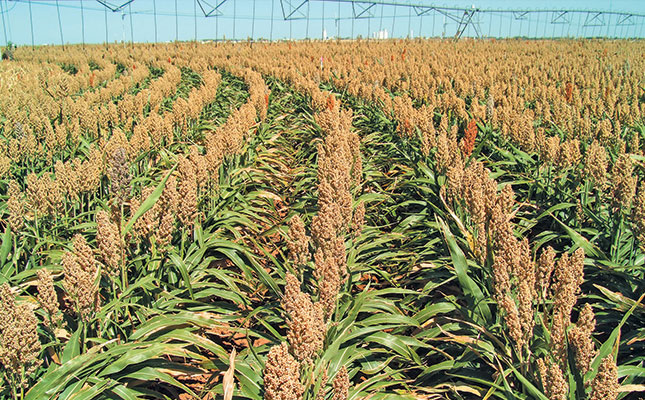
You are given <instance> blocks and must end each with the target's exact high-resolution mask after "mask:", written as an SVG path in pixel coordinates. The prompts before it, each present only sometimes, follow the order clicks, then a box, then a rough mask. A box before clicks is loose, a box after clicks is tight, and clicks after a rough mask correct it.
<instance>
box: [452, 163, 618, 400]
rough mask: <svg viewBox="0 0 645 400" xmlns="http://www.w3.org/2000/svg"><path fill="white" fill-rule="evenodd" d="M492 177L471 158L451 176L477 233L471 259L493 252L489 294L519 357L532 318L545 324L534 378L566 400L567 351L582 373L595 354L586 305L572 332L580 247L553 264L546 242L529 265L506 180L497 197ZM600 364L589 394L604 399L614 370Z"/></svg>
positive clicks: (612, 386)
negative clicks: (547, 353) (544, 347)
mask: <svg viewBox="0 0 645 400" xmlns="http://www.w3.org/2000/svg"><path fill="white" fill-rule="evenodd" d="M454 168H455V167H453V169H454ZM489 174H490V171H488V170H487V169H486V168H484V167H483V164H482V163H480V162H477V161H473V162H471V164H470V165H469V166H468V167H467V168H465V169H464V170H463V171H462V172H461V173H455V172H453V173H452V174H449V180H448V185H449V186H450V187H452V189H451V190H450V192H451V193H452V200H453V201H454V202H455V203H460V204H463V206H464V207H465V208H466V210H468V214H469V217H470V219H471V224H472V226H473V227H474V232H473V233H474V234H476V235H477V237H476V239H475V240H472V241H471V244H472V247H473V248H472V250H473V253H474V254H475V256H477V257H478V258H479V260H480V262H481V263H484V262H485V260H486V259H487V258H490V257H491V256H490V255H488V254H487V253H486V251H487V249H490V250H492V252H493V254H492V260H493V262H492V266H491V268H492V272H493V293H494V297H495V300H496V301H497V304H498V305H499V307H500V310H502V311H503V313H504V318H505V322H506V327H507V330H508V335H509V337H510V338H511V339H512V341H513V343H514V345H515V348H516V350H517V352H518V354H519V355H520V357H523V356H524V355H526V356H528V357H530V356H531V351H530V345H531V342H532V339H533V328H534V326H535V323H536V321H535V316H536V315H537V316H538V318H541V319H542V321H543V322H544V324H545V326H546V327H547V329H548V331H549V337H550V340H549V347H550V350H551V354H552V357H542V358H540V359H537V360H534V361H535V362H536V366H537V370H538V377H539V378H540V380H541V381H542V384H543V387H544V388H545V390H546V393H547V395H548V396H549V398H550V399H551V400H556V399H557V400H560V399H566V398H568V393H569V384H568V382H567V380H566V378H565V376H564V372H563V371H566V370H567V365H568V360H567V354H568V348H571V349H572V351H573V354H574V359H575V367H576V368H578V369H579V370H580V371H581V374H582V375H584V374H585V373H586V372H587V371H588V370H589V368H590V365H591V361H592V360H593V358H594V357H595V356H596V354H597V352H596V350H595V346H594V343H593V340H592V335H593V331H594V329H595V318H594V314H593V310H592V309H591V306H589V305H588V304H587V305H585V306H584V307H583V308H582V311H581V312H580V315H579V317H578V321H577V322H576V323H575V325H574V326H573V328H571V329H570V330H569V327H570V326H571V324H572V321H571V315H572V311H573V308H574V306H575V304H576V302H577V300H578V294H579V292H580V285H581V284H582V282H583V276H584V275H583V263H584V251H583V250H582V249H578V250H576V251H575V252H574V253H573V254H572V255H571V256H570V255H569V254H566V253H565V254H562V256H561V257H560V259H559V260H558V261H557V263H556V261H555V252H554V251H553V249H552V248H550V247H549V248H547V249H546V250H545V251H543V252H542V254H541V255H540V257H539V258H538V260H537V261H536V262H533V260H532V255H531V249H530V247H529V243H528V240H527V239H524V240H519V239H517V238H516V237H515V233H514V232H513V226H512V223H511V218H512V216H513V215H514V212H513V203H514V200H513V192H512V190H511V188H510V185H506V186H504V187H503V188H502V190H501V192H500V193H499V194H497V182H495V181H494V180H493V179H491V178H490V177H489ZM540 310H541V312H540ZM567 331H568V333H567ZM567 335H568V339H567ZM567 343H568V346H567ZM524 361H529V362H531V361H532V360H531V359H530V358H529V359H528V360H524ZM612 363H613V364H612ZM603 365H604V367H603V368H605V369H606V371H607V372H606V373H603V374H600V373H599V374H598V376H596V378H595V379H594V380H593V382H591V385H592V387H593V388H594V389H593V391H592V398H597V397H596V396H600V394H599V393H605V392H606V393H611V394H612V396H613V397H609V398H615V396H616V393H617V392H616V387H617V384H618V383H617V377H616V375H615V373H614V374H613V375H612V372H611V371H613V370H615V362H614V361H613V359H611V358H608V359H607V360H603ZM612 365H613V367H612ZM612 377H613V378H612Z"/></svg>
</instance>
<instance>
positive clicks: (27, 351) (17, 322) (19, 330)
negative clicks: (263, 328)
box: [0, 283, 41, 388]
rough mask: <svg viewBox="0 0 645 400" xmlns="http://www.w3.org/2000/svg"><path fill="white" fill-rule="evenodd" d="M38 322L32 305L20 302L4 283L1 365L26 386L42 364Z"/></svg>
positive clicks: (0, 309)
mask: <svg viewBox="0 0 645 400" xmlns="http://www.w3.org/2000/svg"><path fill="white" fill-rule="evenodd" d="M37 325H38V321H37V320H36V316H35V315H34V312H33V311H32V309H31V308H30V307H29V306H28V305H27V304H18V303H16V300H15V297H14V295H13V293H12V291H11V288H10V287H9V285H8V284H6V283H3V284H2V285H0V365H2V366H3V368H4V371H5V373H6V374H7V375H9V379H10V380H11V382H10V385H15V387H16V388H18V387H21V388H26V387H27V382H28V379H29V376H30V375H31V374H33V373H34V371H35V370H36V369H37V368H38V366H40V364H41V360H40V351H41V344H40V341H39V340H38V332H37V331H36V328H37Z"/></svg>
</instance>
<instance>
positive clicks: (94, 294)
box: [61, 234, 99, 321]
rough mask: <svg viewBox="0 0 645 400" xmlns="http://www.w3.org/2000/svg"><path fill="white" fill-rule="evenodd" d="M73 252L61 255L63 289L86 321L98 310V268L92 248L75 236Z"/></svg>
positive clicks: (81, 237) (83, 239)
mask: <svg viewBox="0 0 645 400" xmlns="http://www.w3.org/2000/svg"><path fill="white" fill-rule="evenodd" d="M72 244H73V250H72V251H67V252H65V254H63V257H62V259H61V264H62V266H63V274H64V279H63V287H64V288H65V291H66V292H67V294H68V295H69V297H70V298H71V300H72V302H73V303H74V306H75V308H76V312H77V314H78V315H79V317H80V318H81V319H83V320H84V321H88V320H89V319H90V318H91V316H92V314H93V313H94V312H95V311H97V310H98V309H99V292H98V275H99V268H98V263H97V261H96V259H95V258H94V253H93V251H92V248H91V247H90V246H89V245H88V244H87V241H86V240H85V238H84V237H83V236H82V235H80V234H77V235H75V236H74V239H73V240H72Z"/></svg>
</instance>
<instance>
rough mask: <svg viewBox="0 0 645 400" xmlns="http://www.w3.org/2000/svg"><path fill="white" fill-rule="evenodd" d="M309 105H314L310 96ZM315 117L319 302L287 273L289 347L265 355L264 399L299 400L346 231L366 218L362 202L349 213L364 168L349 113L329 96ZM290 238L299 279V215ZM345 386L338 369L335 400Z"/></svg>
mask: <svg viewBox="0 0 645 400" xmlns="http://www.w3.org/2000/svg"><path fill="white" fill-rule="evenodd" d="M312 104H313V105H314V106H316V103H315V97H314V96H312ZM315 117H316V122H317V123H318V125H319V126H320V128H321V130H322V131H323V135H324V141H323V142H322V143H321V144H319V146H318V214H317V215H316V216H315V217H314V218H313V220H312V224H311V232H312V235H313V244H314V246H315V249H316V250H315V253H314V277H315V279H316V280H317V283H318V290H317V292H318V293H317V297H318V300H317V301H313V300H312V298H311V296H310V295H309V294H306V293H304V292H302V291H301V288H300V285H301V283H300V278H299V277H297V276H295V275H293V274H291V273H287V275H286V278H285V279H286V285H285V289H284V297H283V300H282V308H283V309H284V311H285V313H286V318H287V330H288V331H287V341H288V343H289V345H288V346H287V344H286V343H282V344H280V345H278V346H274V347H273V348H271V350H270V352H269V356H268V358H267V363H266V367H265V371H264V383H265V396H264V398H265V399H294V400H297V399H301V398H302V395H303V391H304V387H303V385H302V384H301V382H300V366H301V365H304V364H306V363H311V362H312V361H313V359H314V358H315V357H316V355H317V353H319V352H320V351H321V350H322V349H323V345H324V340H325V334H326V331H327V320H328V319H329V318H330V316H331V314H332V313H333V312H334V309H335V307H336V298H337V296H338V294H339V291H340V285H341V283H342V281H343V280H344V279H345V278H346V276H347V259H346V254H345V236H346V234H347V233H348V231H349V230H350V229H354V230H355V231H360V229H361V228H362V225H363V220H364V216H365V207H364V204H362V203H361V205H360V206H359V207H357V209H356V210H354V211H352V202H353V201H352V188H353V187H355V186H358V185H360V180H361V178H360V177H361V175H362V164H361V159H360V149H359V141H360V139H359V138H358V135H356V134H355V133H353V132H352V131H351V114H350V113H349V112H347V111H343V110H341V108H340V105H339V104H338V102H337V101H336V99H335V98H334V97H333V95H329V97H328V98H327V102H326V108H324V109H323V110H322V111H319V112H318V113H317V114H316V116H315ZM289 237H290V240H289V241H288V248H289V258H290V259H291V261H292V262H293V264H294V266H295V267H296V271H298V275H301V273H300V267H301V266H303V265H306V264H307V263H308V262H309V260H310V253H309V244H310V240H309V237H308V236H307V233H306V228H305V225H304V223H303V221H302V220H301V219H300V217H299V216H297V215H296V216H294V217H292V219H291V220H290V222H289ZM292 354H293V355H292ZM285 372H287V373H288V374H289V375H288V376H287V375H286V374H285ZM323 373H324V374H326V370H324V372H323ZM326 384H327V377H326V375H324V376H323V377H322V380H321V383H320V386H319V387H320V389H319V393H318V394H317V397H316V398H320V399H322V398H324V396H325V394H326V393H327V388H326ZM349 385H350V383H349V376H348V374H347V369H346V368H345V367H342V368H341V369H340V370H339V371H338V372H337V373H336V376H335V377H334V380H333V382H332V390H333V393H334V396H333V399H335V400H345V399H346V398H347V395H348V391H349Z"/></svg>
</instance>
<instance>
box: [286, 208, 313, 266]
mask: <svg viewBox="0 0 645 400" xmlns="http://www.w3.org/2000/svg"><path fill="white" fill-rule="evenodd" d="M287 247H288V248H289V258H291V260H292V261H293V262H294V263H295V264H297V265H303V264H307V263H308V262H309V258H310V256H309V237H308V236H307V232H306V230H305V224H304V222H302V219H301V218H300V216H298V215H294V216H293V217H292V218H291V219H290V220H289V241H288V242H287Z"/></svg>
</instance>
